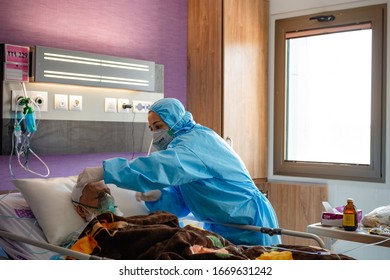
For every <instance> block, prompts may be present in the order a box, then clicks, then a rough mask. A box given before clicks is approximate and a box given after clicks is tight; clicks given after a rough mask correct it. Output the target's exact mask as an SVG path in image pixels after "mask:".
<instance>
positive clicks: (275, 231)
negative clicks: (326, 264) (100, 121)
mask: <svg viewBox="0 0 390 280" xmlns="http://www.w3.org/2000/svg"><path fill="white" fill-rule="evenodd" d="M205 222H207V223H213V224H217V223H214V222H209V221H205ZM218 224H219V223H218ZM220 225H224V226H229V227H234V228H240V229H245V230H251V231H258V232H261V233H264V234H268V235H270V236H272V235H289V236H294V237H300V238H308V239H313V240H315V241H316V242H317V243H318V245H319V246H320V247H321V248H322V249H326V246H325V243H324V241H323V240H322V239H321V238H320V237H319V236H318V235H315V234H312V233H307V232H300V231H294V230H287V229H281V228H266V227H258V226H251V225H237V224H220ZM0 237H3V238H7V239H11V240H15V241H19V242H23V243H27V244H30V245H33V246H36V247H40V248H43V249H46V250H49V251H53V252H56V253H59V254H62V255H66V256H70V257H72V258H75V259H79V260H108V259H109V258H104V257H99V256H94V255H88V254H84V253H81V252H76V251H73V250H70V249H67V248H63V247H60V246H56V245H52V244H50V243H45V242H41V241H37V240H33V239H30V238H27V237H24V236H21V235H17V234H14V233H11V232H7V231H3V230H0Z"/></svg>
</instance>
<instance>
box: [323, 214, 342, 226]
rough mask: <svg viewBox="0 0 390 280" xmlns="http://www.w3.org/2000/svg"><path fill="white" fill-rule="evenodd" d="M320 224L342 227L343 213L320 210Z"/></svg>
mask: <svg viewBox="0 0 390 280" xmlns="http://www.w3.org/2000/svg"><path fill="white" fill-rule="evenodd" d="M321 225H323V226H332V227H342V226H343V214H340V213H329V212H322V216H321Z"/></svg>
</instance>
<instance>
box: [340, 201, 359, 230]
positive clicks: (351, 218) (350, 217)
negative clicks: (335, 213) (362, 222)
mask: <svg viewBox="0 0 390 280" xmlns="http://www.w3.org/2000/svg"><path fill="white" fill-rule="evenodd" d="M343 227H344V229H345V230H347V231H355V230H356V229H357V227H358V217H357V211H356V207H355V205H354V204H353V199H352V198H348V199H347V205H345V207H344V211H343Z"/></svg>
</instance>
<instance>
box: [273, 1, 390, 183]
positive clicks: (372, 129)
mask: <svg viewBox="0 0 390 280" xmlns="http://www.w3.org/2000/svg"><path fill="white" fill-rule="evenodd" d="M386 9H387V8H386V5H376V6H370V7H362V8H356V9H349V10H343V11H333V12H326V13H321V14H316V15H308V16H301V17H296V18H287V19H281V20H277V21H276V23H275V87H274V88H275V99H274V100H275V103H274V104H275V110H274V125H275V127H274V174H275V175H286V176H302V177H313V178H331V179H341V180H359V181H372V182H383V181H384V179H385V174H384V171H385V112H386V110H385V109H386V108H385V97H386V93H385V77H386V74H385V68H386V64H385V61H386V59H385V58H386V55H385V51H386V45H385V44H386V43H385V42H386V28H385V26H386Z"/></svg>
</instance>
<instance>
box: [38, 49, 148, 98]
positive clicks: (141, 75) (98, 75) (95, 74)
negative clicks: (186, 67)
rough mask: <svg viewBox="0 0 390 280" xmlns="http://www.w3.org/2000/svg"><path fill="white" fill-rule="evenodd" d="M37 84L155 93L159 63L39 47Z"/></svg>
mask: <svg viewBox="0 0 390 280" xmlns="http://www.w3.org/2000/svg"><path fill="white" fill-rule="evenodd" d="M33 81H35V82H51V83H61V84H72V85H83V86H97V87H106V88H122V89H132V90H142V91H154V90H155V63H154V62H152V61H146V60H138V59H130V58H122V57H115V56H109V55H102V54H95V53H88V52H81V51H71V50H64V49H58V48H48V47H42V46H36V47H35V52H34V67H33Z"/></svg>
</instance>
